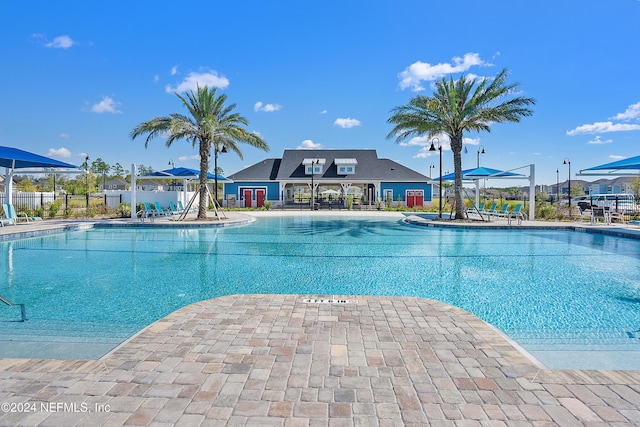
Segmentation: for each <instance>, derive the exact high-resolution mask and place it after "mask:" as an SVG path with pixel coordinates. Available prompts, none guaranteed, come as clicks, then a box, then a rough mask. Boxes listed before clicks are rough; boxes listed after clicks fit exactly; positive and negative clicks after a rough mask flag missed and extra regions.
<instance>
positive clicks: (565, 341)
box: [0, 216, 640, 367]
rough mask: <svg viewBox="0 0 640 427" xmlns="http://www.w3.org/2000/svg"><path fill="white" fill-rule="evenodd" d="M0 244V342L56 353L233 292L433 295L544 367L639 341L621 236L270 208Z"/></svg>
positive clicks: (628, 255)
mask: <svg viewBox="0 0 640 427" xmlns="http://www.w3.org/2000/svg"><path fill="white" fill-rule="evenodd" d="M0 247H1V251H0V253H1V254H2V256H1V257H0V272H2V273H1V277H0V295H2V296H4V297H6V298H7V299H9V300H11V301H13V302H15V303H24V304H25V305H26V310H27V317H28V318H29V321H28V322H24V323H22V322H16V321H15V320H17V319H19V309H18V308H17V307H6V306H2V307H0V336H1V338H0V340H5V341H7V340H23V341H25V340H26V341H28V342H31V343H32V344H33V346H31V347H30V346H28V345H27V346H24V347H22V348H23V349H27V351H35V350H34V349H36V348H40V349H42V348H44V347H46V346H48V345H51V342H54V345H53V348H54V350H52V351H54V352H55V351H61V350H59V347H60V346H58V347H56V346H55V342H59V343H62V344H64V345H63V346H61V347H63V348H64V351H65V352H67V353H65V357H67V358H74V357H73V355H69V354H68V351H69V349H70V348H73V347H74V346H77V347H78V351H79V354H78V356H77V357H78V358H81V357H92V356H93V357H100V355H101V354H104V353H106V352H107V351H109V349H111V348H113V347H114V346H115V345H117V344H118V343H120V342H122V341H123V340H124V339H126V338H127V337H129V336H131V335H132V334H134V333H135V332H137V331H139V330H140V329H142V328H143V327H145V326H146V325H148V324H150V323H152V322H154V321H156V320H158V319H160V318H162V317H164V316H166V315H167V314H169V313H171V312H172V311H175V310H176V309H178V308H180V307H183V306H185V305H187V304H190V303H193V302H196V301H201V300H205V299H209V298H213V297H217V296H222V295H230V294H243V293H258V294H259V293H297V294H314V295H315V294H326V295H353V296H358V295H394V296H399V295H401V296H412V297H413V296H415V297H425V298H433V299H437V300H441V301H444V302H447V303H449V304H452V305H455V306H458V307H461V308H463V309H465V310H468V311H470V312H472V313H474V314H475V315H477V316H479V317H480V318H482V319H483V320H485V321H487V322H489V323H491V324H492V325H494V326H496V327H497V328H499V329H500V330H502V331H503V332H505V333H506V334H507V335H508V336H510V337H511V338H512V339H513V340H515V341H516V342H517V343H519V344H520V345H522V346H523V347H524V348H526V349H528V350H530V351H531V352H532V353H533V354H535V355H536V356H538V357H540V356H544V355H545V351H548V350H550V349H552V350H553V351H554V352H553V353H549V354H548V355H549V356H550V359H549V360H552V363H547V364H548V365H549V364H551V365H553V364H554V363H556V362H553V358H554V357H556V356H557V355H558V354H560V355H561V356H562V358H564V359H566V358H567V357H571V352H572V351H575V350H585V349H588V350H592V351H598V350H599V349H601V350H607V351H611V350H615V351H616V352H618V353H617V354H623V355H624V354H627V353H620V352H625V351H631V352H633V353H628V354H638V353H635V352H637V351H640V241H637V240H632V239H625V238H617V237H611V236H602V235H596V234H589V233H580V232H574V231H551V230H476V229H450V228H435V227H416V226H410V225H407V224H404V223H402V222H401V221H399V220H398V219H394V218H369V219H366V218H365V219H361V218H358V219H356V218H349V217H312V216H310V217H301V216H283V217H272V218H260V219H258V220H257V221H256V222H255V223H253V224H251V225H247V226H242V227H225V228H188V229H175V228H95V229H90V230H87V231H78V232H69V233H65V234H54V235H49V236H45V237H39V238H30V239H24V240H17V241H8V242H4V243H0ZM45 342H46V345H45V344H44V343H45ZM85 343H91V344H92V345H93V347H91V346H87V345H84V344H85ZM0 347H1V348H0V357H16V356H22V357H25V355H16V354H14V353H12V351H18V350H15V349H16V348H18V349H19V348H21V347H20V346H10V345H5V344H4V343H3V344H2V345H1V346H0ZM55 348H57V349H58V350H55ZM87 348H96V349H97V351H98V353H100V354H98V355H92V354H87V353H86V351H87V350H86V349H87ZM83 352H84V353H83ZM563 352H564V353H563ZM53 357H55V353H54V356H53ZM543 361H544V360H543ZM565 362H566V360H565V361H564V362H562V363H565ZM545 363H546V362H545ZM562 363H560V362H558V363H557V365H558V366H559V367H564V366H563V365H562Z"/></svg>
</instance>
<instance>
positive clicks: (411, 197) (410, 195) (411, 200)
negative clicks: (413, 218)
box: [407, 190, 416, 208]
mask: <svg viewBox="0 0 640 427" xmlns="http://www.w3.org/2000/svg"><path fill="white" fill-rule="evenodd" d="M415 203H416V196H415V191H413V190H409V191H407V207H408V208H412V207H413V206H414V205H415Z"/></svg>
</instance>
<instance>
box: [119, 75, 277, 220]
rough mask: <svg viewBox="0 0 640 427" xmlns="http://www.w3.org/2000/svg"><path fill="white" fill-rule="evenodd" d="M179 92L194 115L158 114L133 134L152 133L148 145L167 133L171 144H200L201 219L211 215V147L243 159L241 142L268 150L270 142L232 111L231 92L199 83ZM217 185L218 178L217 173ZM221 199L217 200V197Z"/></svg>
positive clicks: (168, 145) (132, 135)
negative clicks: (229, 94) (177, 141)
mask: <svg viewBox="0 0 640 427" xmlns="http://www.w3.org/2000/svg"><path fill="white" fill-rule="evenodd" d="M175 95H176V96H177V97H178V98H180V101H182V103H183V104H184V106H185V107H187V109H188V110H189V113H190V114H191V116H190V117H189V116H185V115H182V114H177V113H174V114H171V115H169V116H166V117H156V118H153V119H151V120H148V121H146V122H143V123H140V124H139V125H138V126H136V127H134V128H133V130H132V131H131V138H132V139H136V137H138V136H140V135H142V134H145V133H146V134H148V135H147V139H146V140H145V143H144V146H145V148H146V147H147V146H148V145H149V141H150V140H152V139H153V138H155V137H157V136H160V137H166V138H167V141H166V145H167V147H170V146H171V145H172V144H173V142H174V141H176V140H179V139H186V140H188V141H191V144H192V145H193V147H195V146H196V144H197V145H198V147H199V151H200V205H199V207H198V219H206V218H207V205H208V201H207V187H206V186H207V173H208V171H209V157H210V156H211V149H212V148H213V150H215V155H216V156H217V154H218V153H219V152H221V151H223V149H226V151H229V150H230V151H234V152H235V153H236V154H237V155H238V156H239V157H240V158H241V159H242V158H243V157H242V151H241V150H240V147H239V146H238V144H239V143H241V142H243V143H247V144H249V145H251V146H253V147H257V148H259V149H261V150H264V151H269V146H268V145H267V143H266V142H265V141H264V140H263V139H262V138H261V137H260V136H259V135H257V134H255V133H251V132H248V131H247V130H245V129H244V126H247V125H248V124H249V123H248V121H247V119H245V118H244V117H242V116H241V115H239V114H238V113H232V111H233V109H234V108H236V104H231V105H227V106H225V102H226V100H227V96H226V95H224V94H222V95H220V96H218V97H216V89H215V88H213V89H209V88H208V87H207V86H205V87H198V88H197V90H196V91H195V92H194V91H191V92H189V93H187V94H186V96H184V97H183V96H181V95H180V94H178V93H175ZM215 185H216V189H217V187H218V180H217V176H216V183H215ZM215 202H216V203H217V200H216V201H215Z"/></svg>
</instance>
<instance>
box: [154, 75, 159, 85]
mask: <svg viewBox="0 0 640 427" xmlns="http://www.w3.org/2000/svg"><path fill="white" fill-rule="evenodd" d="M159 81H160V76H159V75H157V74H154V76H153V82H154V83H158V82H159Z"/></svg>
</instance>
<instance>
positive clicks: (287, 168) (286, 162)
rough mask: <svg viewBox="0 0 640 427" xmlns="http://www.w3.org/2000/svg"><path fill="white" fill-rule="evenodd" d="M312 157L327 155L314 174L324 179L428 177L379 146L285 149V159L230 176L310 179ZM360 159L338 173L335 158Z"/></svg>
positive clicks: (418, 179) (407, 179)
mask: <svg viewBox="0 0 640 427" xmlns="http://www.w3.org/2000/svg"><path fill="white" fill-rule="evenodd" d="M308 158H318V159H326V163H325V165H324V167H323V173H322V174H316V175H314V177H315V179H317V180H318V182H321V181H332V182H335V181H341V180H344V181H366V182H368V181H386V182H424V181H427V180H428V178H427V177H426V176H424V175H422V174H421V173H418V172H416V171H414V170H412V169H409V168H407V167H406V166H403V165H401V164H400V163H397V162H394V161H393V160H389V159H379V158H378V154H377V153H376V150H285V151H284V153H283V155H282V159H266V160H263V161H261V162H258V163H256V164H254V165H252V166H249V167H248V168H246V169H243V170H241V171H239V172H237V173H235V174H233V175H230V176H229V178H230V179H232V180H234V181H265V180H270V181H291V180H296V179H300V180H306V179H309V175H307V174H305V169H304V165H303V164H302V161H303V160H304V159H308ZM336 158H337V159H345V158H347V159H357V161H358V164H357V166H356V167H355V173H354V174H350V175H338V168H337V167H336V164H335V159H336Z"/></svg>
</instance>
